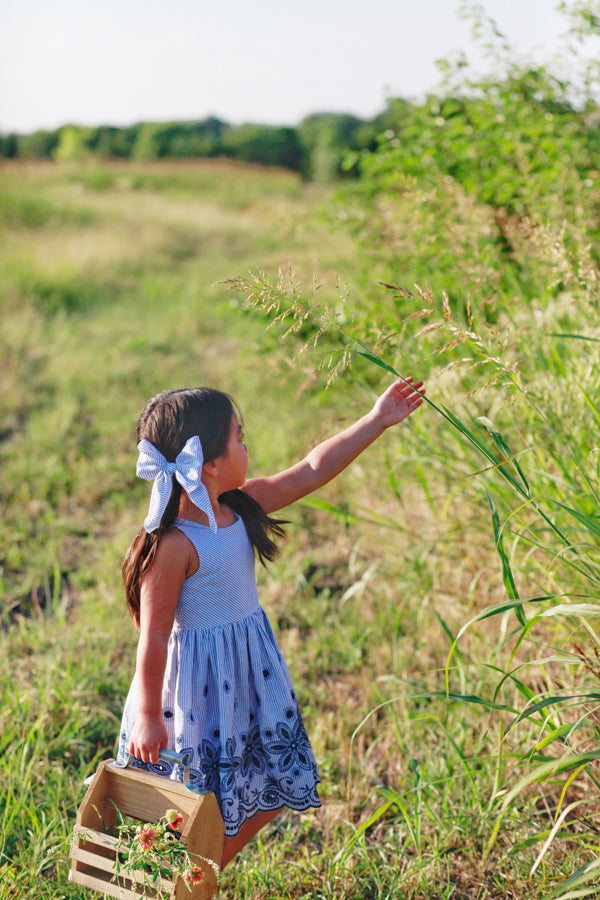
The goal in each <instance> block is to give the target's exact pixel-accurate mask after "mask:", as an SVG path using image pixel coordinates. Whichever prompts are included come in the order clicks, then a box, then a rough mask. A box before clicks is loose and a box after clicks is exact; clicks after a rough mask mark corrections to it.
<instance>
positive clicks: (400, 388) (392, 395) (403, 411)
mask: <svg viewBox="0 0 600 900" xmlns="http://www.w3.org/2000/svg"><path fill="white" fill-rule="evenodd" d="M424 394H425V389H424V387H423V382H422V381H415V380H414V378H412V377H411V376H409V377H408V378H407V379H406V380H405V381H404V380H403V381H395V382H394V384H392V385H390V387H389V388H388V389H387V391H384V393H383V394H382V395H381V397H380V398H379V399H378V400H377V402H376V403H375V406H374V407H373V415H375V416H376V418H377V420H378V421H379V422H380V423H381V425H382V427H383V428H390V427H391V426H392V425H397V424H398V422H402V420H403V419H406V418H407V417H408V416H410V414H411V413H412V412H414V411H415V409H418V408H419V406H420V405H421V403H422V402H423V395H424Z"/></svg>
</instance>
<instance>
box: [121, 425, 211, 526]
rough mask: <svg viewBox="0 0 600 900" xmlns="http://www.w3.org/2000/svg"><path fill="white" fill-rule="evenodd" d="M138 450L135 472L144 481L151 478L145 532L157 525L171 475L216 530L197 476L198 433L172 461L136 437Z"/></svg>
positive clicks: (199, 458)
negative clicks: (138, 440) (151, 483)
mask: <svg viewBox="0 0 600 900" xmlns="http://www.w3.org/2000/svg"><path fill="white" fill-rule="evenodd" d="M138 450H139V453H140V455H139V457H138V461H137V467H136V474H137V475H138V477H139V478H144V479H145V480H146V481H152V480H153V479H154V484H153V485H152V495H151V497H150V508H149V510H148V515H147V516H146V518H145V520H144V528H145V529H146V531H147V532H148V534H150V532H152V531H155V529H156V528H158V526H159V525H160V522H161V519H162V517H163V513H164V511H165V509H166V508H167V503H168V502H169V498H170V496H171V492H172V490H173V475H174V476H175V478H176V479H177V481H178V482H179V484H180V485H181V487H182V488H183V489H184V491H185V492H186V494H187V495H188V497H189V498H190V500H191V501H192V503H193V504H194V506H197V507H198V509H201V510H202V511H203V512H205V513H206V515H207V516H208V522H209V525H210V529H211V531H216V530H217V522H216V519H215V514H214V512H213V508H212V504H211V502H210V497H209V496H208V491H207V490H206V487H205V485H204V484H203V483H202V480H201V476H202V463H203V461H204V455H203V453H202V444H201V443H200V438H199V437H198V435H197V434H195V435H194V436H193V437H191V438H190V439H189V440H188V441H187V442H186V445H185V447H184V448H183V450H182V451H181V453H179V454H178V455H177V458H176V460H175V462H168V461H167V459H166V457H165V456H164V455H163V454H162V453H161V452H160V450H157V449H156V447H155V446H154V444H151V443H150V441H146V440H143V441H140V442H139V444H138Z"/></svg>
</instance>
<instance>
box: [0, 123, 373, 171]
mask: <svg viewBox="0 0 600 900" xmlns="http://www.w3.org/2000/svg"><path fill="white" fill-rule="evenodd" d="M379 130H380V123H379V122H378V120H377V119H374V120H372V121H367V120H364V119H361V118H359V117H357V116H353V115H348V114H338V113H317V114H314V115H311V116H308V117H306V118H305V119H303V120H302V122H301V123H300V124H299V125H298V126H296V127H284V126H269V125H259V124H244V125H238V126H234V125H230V124H228V123H227V122H224V121H223V120H221V119H219V118H216V117H214V116H210V117H208V118H205V119H201V120H198V121H190V122H140V123H137V124H134V125H128V126H125V127H116V126H112V125H99V126H96V127H89V126H79V125H63V126H61V127H60V128H56V129H54V130H51V131H48V130H42V129H40V130H37V131H34V132H32V133H31V134H15V133H11V134H5V135H0V158H5V159H24V160H42V159H52V160H56V161H66V160H77V159H85V158H86V157H90V158H93V157H95V158H98V159H111V158H112V159H133V160H142V161H148V160H155V159H163V158H172V159H173V158H175V159H193V158H215V157H226V158H230V159H234V160H238V161H240V162H248V163H258V164H260V165H265V166H279V167H282V168H286V169H291V170H292V171H296V172H300V173H301V174H302V175H303V176H305V177H307V178H314V179H315V180H318V181H328V180H332V179H334V178H337V177H340V176H344V175H346V176H347V175H351V174H352V171H351V169H348V168H347V167H345V166H344V159H345V157H346V154H347V153H348V152H353V153H357V152H358V153H360V152H361V151H363V150H368V149H369V148H371V149H372V148H374V147H375V145H376V136H377V134H378V132H379Z"/></svg>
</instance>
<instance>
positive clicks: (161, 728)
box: [129, 715, 169, 763]
mask: <svg viewBox="0 0 600 900" xmlns="http://www.w3.org/2000/svg"><path fill="white" fill-rule="evenodd" d="M168 744H169V738H168V735H167V726H166V725H165V720H164V719H163V717H162V715H159V716H152V717H147V716H141V717H140V716H138V718H137V720H136V723H135V725H134V726H133V729H132V732H131V740H130V742H129V752H130V753H131V754H133V756H135V758H136V759H141V760H142V762H145V763H147V762H151V763H157V762H158V751H159V750H160V749H161V747H167V746H168Z"/></svg>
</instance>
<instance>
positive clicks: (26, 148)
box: [17, 129, 59, 159]
mask: <svg viewBox="0 0 600 900" xmlns="http://www.w3.org/2000/svg"><path fill="white" fill-rule="evenodd" d="M58 141H59V131H58V129H57V130H56V131H44V130H42V129H39V130H38V131H34V132H33V133H32V134H22V135H19V136H18V138H17V147H18V154H17V155H18V156H19V157H20V158H21V159H51V158H52V155H53V153H54V150H55V149H56V147H57V146H58Z"/></svg>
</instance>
